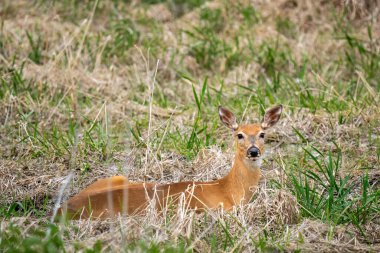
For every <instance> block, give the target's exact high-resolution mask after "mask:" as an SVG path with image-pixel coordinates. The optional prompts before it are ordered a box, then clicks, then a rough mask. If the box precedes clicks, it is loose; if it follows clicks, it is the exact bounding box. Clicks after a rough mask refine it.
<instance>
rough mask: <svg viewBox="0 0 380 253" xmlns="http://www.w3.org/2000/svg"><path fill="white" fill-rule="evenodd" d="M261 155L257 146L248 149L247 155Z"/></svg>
mask: <svg viewBox="0 0 380 253" xmlns="http://www.w3.org/2000/svg"><path fill="white" fill-rule="evenodd" d="M259 155H260V150H259V149H258V148H256V147H250V148H249V149H248V151H247V156H250V157H258V156H259Z"/></svg>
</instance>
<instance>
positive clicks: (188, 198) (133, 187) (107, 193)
mask: <svg viewBox="0 0 380 253" xmlns="http://www.w3.org/2000/svg"><path fill="white" fill-rule="evenodd" d="M218 111H219V117H220V120H221V121H222V122H223V124H224V125H225V126H226V127H228V128H229V129H230V130H231V131H232V133H233V138H234V145H235V158H234V162H233V164H232V168H231V169H230V171H229V173H228V174H227V175H226V176H224V177H222V178H220V179H218V180H214V181H210V182H194V181H185V182H177V183H168V184H159V183H153V182H140V183H131V182H129V181H128V179H127V177H124V176H114V177H110V178H105V179H100V180H98V181H96V182H95V183H93V184H91V185H89V186H88V187H87V188H85V189H84V190H82V191H80V192H79V193H78V194H76V195H74V196H73V197H71V198H70V199H68V200H67V202H66V203H64V204H63V205H62V207H61V208H60V209H59V210H58V213H59V214H62V215H65V217H66V218H69V219H86V218H90V217H92V218H99V219H107V218H112V217H115V216H118V215H127V214H128V215H134V214H140V213H144V210H145V209H146V208H147V206H148V205H149V204H150V203H152V201H153V203H154V204H153V205H154V206H155V207H156V208H157V210H162V209H163V208H165V207H168V206H169V205H174V206H175V205H179V204H180V202H181V198H182V203H183V201H185V202H184V203H186V205H187V207H189V208H190V209H194V210H196V212H202V211H205V210H212V209H217V208H220V207H221V208H222V209H224V210H227V211H228V210H231V209H232V208H233V207H234V206H236V205H240V204H243V205H244V204H247V203H248V202H249V201H250V200H251V199H252V197H253V195H254V191H255V189H256V188H257V187H258V184H259V180H260V178H261V171H260V167H261V163H262V157H263V154H264V150H265V147H264V143H265V139H266V138H265V134H266V131H267V130H268V129H269V128H271V127H272V126H274V125H275V124H276V123H277V122H278V121H279V119H280V117H281V113H282V105H277V106H274V107H272V108H270V109H268V110H267V111H266V112H265V114H264V117H263V120H262V121H261V122H260V123H255V124H241V125H239V124H238V123H237V121H236V117H235V115H234V114H233V113H232V112H231V111H230V110H228V109H226V108H224V107H221V106H219V108H218Z"/></svg>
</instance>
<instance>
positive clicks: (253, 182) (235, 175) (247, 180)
mask: <svg viewBox="0 0 380 253" xmlns="http://www.w3.org/2000/svg"><path fill="white" fill-rule="evenodd" d="M260 177H261V171H260V163H259V162H252V161H250V160H247V159H246V158H245V157H242V156H239V155H238V154H237V155H236V156H235V161H234V163H233V166H232V169H231V171H230V173H229V174H228V175H227V176H225V177H224V178H223V179H222V180H224V181H225V184H226V185H227V186H228V189H230V191H231V194H232V197H233V198H234V201H235V202H236V204H239V202H243V203H248V202H249V200H250V199H251V197H252V195H253V193H254V189H255V187H256V186H257V185H258V183H259V180H260Z"/></svg>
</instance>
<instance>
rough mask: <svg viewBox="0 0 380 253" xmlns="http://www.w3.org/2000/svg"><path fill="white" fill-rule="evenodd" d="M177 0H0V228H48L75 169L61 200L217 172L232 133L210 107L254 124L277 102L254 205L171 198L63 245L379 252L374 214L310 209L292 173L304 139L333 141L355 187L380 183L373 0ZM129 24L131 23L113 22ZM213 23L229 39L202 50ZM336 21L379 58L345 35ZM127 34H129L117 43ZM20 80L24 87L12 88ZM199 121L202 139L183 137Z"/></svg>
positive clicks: (89, 224)
mask: <svg viewBox="0 0 380 253" xmlns="http://www.w3.org/2000/svg"><path fill="white" fill-rule="evenodd" d="M173 2H174V1H169V2H168V3H158V4H147V3H146V2H145V1H132V3H128V4H125V3H113V4H112V3H110V2H106V1H99V3H98V6H97V9H96V12H94V11H93V10H94V5H95V2H93V1H85V2H83V3H79V2H78V3H77V2H76V1H62V2H54V3H53V2H49V3H48V2H44V1H36V2H33V3H31V2H30V1H21V0H20V1H7V0H6V1H5V2H4V3H3V4H2V6H0V19H1V21H2V22H1V26H0V72H1V80H2V81H3V86H2V88H1V89H0V112H1V113H0V144H1V145H0V154H1V155H0V192H1V196H0V203H1V205H2V206H4V208H2V209H0V210H1V211H2V212H0V214H2V215H4V218H1V219H2V221H1V230H0V231H5V232H6V231H8V230H10V224H11V223H13V224H14V225H15V226H17V227H20V228H21V230H22V235H23V236H24V237H27V235H28V234H29V232H31V231H34V230H35V229H42V230H44V229H45V228H46V226H47V225H46V224H48V219H47V217H46V213H48V212H49V211H51V210H52V208H53V206H54V203H55V201H56V199H57V193H58V192H59V188H60V186H61V185H62V182H63V181H64V179H65V178H66V177H67V175H69V174H70V173H73V174H74V178H73V181H72V183H71V185H70V188H69V189H66V190H65V191H64V195H63V198H64V199H65V198H67V197H69V196H71V195H73V194H75V193H76V192H78V191H79V190H80V189H82V188H83V187H85V186H86V185H88V184H90V183H91V182H93V181H95V180H96V179H97V178H103V177H107V176H112V175H116V174H125V175H127V176H128V177H129V178H130V179H131V180H132V181H142V180H148V181H156V182H162V183H166V182H173V181H181V180H201V181H206V180H213V179H216V178H220V177H221V176H223V175H225V174H226V173H227V171H228V170H229V168H230V166H231V161H232V155H233V148H232V143H231V137H230V133H229V132H228V131H227V130H225V129H223V127H222V126H221V125H220V124H219V125H218V116H217V115H216V106H217V104H218V103H224V104H226V105H227V106H229V107H232V108H233V110H234V111H236V112H237V113H238V114H239V115H240V116H242V122H250V121H258V120H259V119H260V115H261V114H260V110H261V109H262V108H263V107H266V106H269V105H270V104H273V103H283V104H284V105H285V112H284V114H285V115H284V117H283V118H282V119H281V122H280V123H279V125H278V126H277V127H276V129H275V130H274V131H273V132H271V133H270V134H269V135H268V140H269V144H268V145H269V150H268V152H267V154H266V155H267V156H266V159H265V162H264V165H263V174H264V178H263V180H262V182H261V184H260V187H259V189H258V190H257V193H256V195H255V198H254V200H253V201H252V202H251V203H250V204H249V205H247V206H242V207H236V209H235V210H234V211H232V212H231V213H225V212H223V211H221V210H215V211H211V212H209V213H207V214H195V213H194V212H193V211H191V210H184V209H183V208H178V209H176V210H166V214H165V215H158V214H157V213H156V212H155V211H154V210H149V212H148V215H146V216H143V217H141V216H139V217H135V216H131V217H120V218H119V219H117V220H107V221H73V222H69V223H58V224H57V226H58V228H59V231H60V234H61V235H62V238H63V244H64V247H65V248H66V250H67V251H69V252H71V251H77V250H84V248H86V247H92V246H93V245H94V243H96V241H98V240H100V241H101V242H102V248H103V250H112V251H120V250H125V249H128V250H130V251H138V250H141V251H146V250H147V249H146V248H145V250H144V247H147V246H144V243H142V245H143V246H138V245H140V244H139V243H140V241H144V242H145V243H146V245H149V244H150V243H151V242H153V244H156V245H160V246H162V247H164V246H165V247H166V246H167V245H169V246H172V245H177V246H178V245H182V244H183V245H184V246H183V248H184V249H192V250H193V251H198V252H206V251H207V252H208V251H217V250H219V251H228V252H232V251H242V252H251V251H276V252H277V251H281V250H284V251H296V250H302V251H306V252H308V251H311V252H315V251H321V252H341V251H344V252H362V251H368V252H377V251H380V244H379V243H380V239H379V238H380V235H379V233H378V231H379V225H380V217H379V215H378V214H377V215H371V217H370V218H369V219H368V221H367V222H365V223H364V224H362V226H361V230H360V229H359V228H358V226H355V224H352V223H345V224H335V223H334V222H333V221H329V220H323V219H318V218H311V217H304V216H303V215H304V214H303V212H302V206H301V205H302V203H299V202H298V200H297V197H296V196H295V195H294V194H293V193H292V190H291V189H292V187H291V183H290V180H289V177H288V175H289V173H290V171H291V169H293V168H294V167H296V165H297V166H298V167H299V169H301V170H302V169H306V168H309V167H310V162H309V161H308V160H307V159H306V158H305V155H304V151H303V148H306V149H308V148H310V147H311V146H314V147H317V148H318V150H320V151H321V152H323V153H324V154H327V152H328V151H329V150H331V151H332V152H333V153H334V154H336V153H337V152H338V148H337V147H339V150H340V151H341V153H342V154H343V158H342V165H341V170H340V171H339V173H340V174H341V175H342V176H345V175H349V176H350V178H349V181H350V182H353V183H354V184H355V192H357V193H360V192H361V188H360V187H361V179H362V176H363V175H364V174H365V172H368V178H369V182H370V187H371V189H372V190H373V191H376V190H377V191H378V189H379V185H380V183H379V169H380V166H379V154H380V153H379V152H380V151H379V150H380V141H379V140H380V127H379V125H380V121H379V119H380V114H379V110H378V108H379V106H378V104H379V100H380V96H379V87H380V86H379V83H378V79H376V77H377V76H376V70H379V66H380V65H379V62H380V61H376V60H373V62H372V64H373V66H375V67H373V66H372V65H371V64H367V62H366V61H367V60H368V59H369V58H366V57H370V56H373V55H378V54H379V52H380V46H379V36H380V26H379V22H377V21H378V8H379V7H378V6H379V5H378V1H364V0H363V1H353V0H352V1H335V2H336V3H335V4H333V3H329V2H328V1H289V0H286V1H285V0H281V1H275V2H274V3H272V2H269V1H256V0H255V1H252V2H250V1H239V2H238V3H227V2H224V1H212V2H206V3H204V4H203V5H201V6H195V7H194V8H193V7H191V6H190V4H189V5H188V6H183V5H175V4H174V3H173ZM190 2H191V1H189V3H190ZM73 3H77V4H76V5H75V6H74V5H73ZM342 3H343V5H344V6H345V7H346V8H347V11H348V14H347V15H343V13H344V10H343V9H344V8H343V7H342ZM189 6H190V7H189ZM247 6H248V7H249V6H252V7H254V12H249V11H252V10H251V9H247V12H248V13H249V14H248V16H244V14H242V13H244V12H242V11H241V9H239V8H242V7H247ZM335 7H336V8H335ZM206 8H207V11H208V12H206V14H204V15H205V16H207V15H211V16H212V15H216V16H212V17H213V18H209V19H207V18H205V19H202V18H200V16H202V10H204V9H206ZM210 10H211V11H210ZM212 10H220V16H218V15H217V14H213V12H212ZM157 13H160V14H161V15H157ZM255 15H257V20H255ZM120 20H123V22H126V23H122V24H121V25H120V24H119V23H118V22H120ZM218 20H219V21H218ZM131 24H132V25H131ZM369 25H370V26H371V31H372V37H373V42H370V41H369V39H368V26H369ZM127 26H128V27H130V29H131V30H133V29H135V30H133V31H132V33H131V31H130V30H128V31H127V32H126V31H124V30H123V31H124V33H120V29H121V30H122V29H123V27H127ZM208 26H211V27H212V28H213V29H214V30H213V32H212V33H211V35H210V34H209V35H208V36H211V38H212V39H215V40H217V39H221V40H223V43H225V44H224V45H228V46H230V47H231V48H232V49H231V50H229V51H228V50H226V51H225V52H224V53H222V54H221V53H219V52H218V50H219V49H218V50H216V51H212V50H211V51H206V52H203V54H200V53H199V54H197V51H194V48H196V47H197V46H199V45H200V44H201V45H202V43H203V42H204V40H206V39H204V38H203V40H202V39H198V40H197V39H195V38H198V37H197V36H200V37H201V35H197V36H193V37H192V35H191V33H187V32H184V31H191V32H192V33H195V32H194V27H198V28H200V29H203V30H206V28H207V27H208ZM120 27H121V28H120ZM118 29H119V30H118ZM343 31H349V32H348V34H350V35H352V36H354V37H355V38H357V39H358V41H359V42H362V45H363V47H364V48H365V49H366V50H367V51H366V52H370V53H369V54H368V55H370V56H367V55H365V56H363V55H360V52H359V51H360V50H359V51H358V50H356V49H354V48H352V47H350V46H349V45H348V44H349V43H348V42H347V40H345V38H346V37H345V34H344V32H343ZM137 32H138V36H137V37H138V38H135V37H134V36H135V34H134V33H137ZM27 34H29V35H30V36H31V37H32V40H33V43H32V42H31V41H30V39H28V35H27ZM120 34H121V35H120ZM118 36H119V37H118ZM123 36H124V37H123ZM212 36H215V37H212ZM206 37H207V36H206ZM236 38H238V40H239V42H238V43H237V42H236V41H237V39H236ZM118 39H119V40H118ZM129 39H130V40H132V42H131V45H130V46H128V47H127V46H121V47H120V48H119V49H117V48H116V45H117V43H129V42H128V40H129ZM210 43H211V42H210ZM215 43H216V42H215ZM216 44H217V43H216ZM236 44H238V46H236ZM206 45H208V44H206ZM217 45H219V44H217ZM115 48H116V49H115ZM251 48H253V49H254V51H250V50H251ZM206 49H207V48H206ZM271 50H272V51H271ZM270 53H272V54H273V55H272V56H273V59H274V60H273V61H271V56H270ZM351 53H352V57H357V58H355V59H356V60H357V62H358V63H356V64H357V65H355V66H356V67H355V68H354V69H353V68H352V67H350V66H351V65H350V64H349V63H348V60H345V59H346V58H345V56H346V55H350V54H351ZM248 56H249V57H250V58H247V57H248ZM197 57H199V58H197ZM202 57H203V58H202ZM234 57H237V59H238V60H237V63H236V62H235V61H234V59H235V58H234ZM373 58H374V59H377V60H378V58H376V57H373ZM157 59H159V60H160V61H159V64H158V68H157V75H156V78H155V84H154V90H153V79H154V75H155V71H156V64H157ZM305 59H306V60H305ZM363 59H364V60H363ZM370 59H372V58H370ZM360 60H362V61H360ZM208 61H211V62H212V64H211V66H208V65H207V63H208ZM368 61H369V60H368ZM304 65H305V66H307V67H306V71H305V73H304V76H303V77H301V74H299V72H300V69H302V66H304ZM271 66H274V70H273V71H274V72H275V73H277V74H278V73H280V74H281V78H282V79H280V84H279V87H278V90H279V91H277V92H275V91H274V90H273V89H272V88H270V89H269V88H268V87H272V85H274V83H275V78H274V76H275V75H276V74H273V73H272V72H271V71H272V70H271ZM371 66H372V67H371ZM376 66H377V67H376ZM372 68H374V70H375V74H373V75H371V73H372V72H371V71H370V70H372ZM20 69H22V72H21V71H20ZM18 72H20V76H19V77H20V78H21V81H20V80H18V79H17V78H16V77H15V73H18ZM206 77H207V78H208V92H209V93H210V97H211V98H207V96H206V98H205V100H204V102H203V104H202V108H201V110H199V109H197V105H196V104H195V102H194V96H193V88H192V85H194V88H195V90H196V92H197V94H198V95H199V94H201V90H202V85H203V82H204V80H205V78H206ZM15 78H16V79H17V80H18V81H17V80H16V79H15ZM301 79H302V80H301ZM12 80H13V81H12ZM14 80H16V81H14ZM303 80H304V81H303ZM12 82H13V84H14V83H21V84H20V87H21V88H19V90H17V89H16V90H15V89H14V90H12V89H11V88H9V87H11V84H12ZM239 85H240V86H239ZM241 86H244V87H248V88H249V89H251V91H249V90H248V91H247V89H244V88H241ZM221 87H223V89H222V92H221V93H219V91H220V90H221ZM8 88H9V89H8ZM347 90H352V92H351V93H350V94H349V95H348V93H345V91H347ZM152 92H153V94H154V96H153V102H152V103H150V99H151V94H152ZM307 94H309V95H310V94H311V97H310V96H309V97H308V96H307ZM321 94H323V98H321V99H319V98H320V97H321V96H322V95H321ZM218 96H220V99H219V100H217V99H216V97H218ZM302 96H304V100H302V99H301V97H302ZM150 106H152V107H150ZM199 111H200V112H199ZM197 119H198V120H199V122H201V123H199V122H198V121H197ZM194 122H198V123H199V124H201V125H200V126H198V128H196V127H195V123H194ZM203 127H205V129H206V130H202V131H203V132H202V131H201V129H203ZM130 129H132V130H133V132H134V133H137V132H138V131H141V136H139V137H137V138H135V137H134V136H133V134H132V133H131V130H130ZM194 129H196V130H197V131H200V132H199V135H198V137H199V138H200V139H205V138H210V141H209V143H203V142H202V143H200V144H199V143H198V144H194V146H191V147H190V148H189V147H188V146H187V145H185V144H186V140H187V139H184V138H185V137H186V136H190V135H191V133H192V132H193V130H194ZM294 129H296V130H297V131H299V133H301V135H299V134H298V133H297V132H296V131H295V130H294ZM205 131H207V132H206V133H205ZM89 136H90V137H89ZM181 138H183V139H181ZM174 143H178V144H177V146H176V145H175V144H174ZM147 150H148V152H147ZM30 202H31V203H33V205H32V206H30V205H29V204H26V203H30ZM17 203H24V206H22V205H20V204H17ZM15 204H16V206H17V208H16V209H15V212H14V213H12V214H11V215H10V216H11V217H6V216H7V215H6V214H5V213H6V210H9V208H10V207H12V205H13V206H15ZM25 206H28V207H25ZM377 207H378V205H377ZM41 216H42V217H41ZM133 245H134V246H133ZM136 245H137V246H136ZM0 246H1V236H0ZM128 247H129V248H128ZM139 247H140V248H139Z"/></svg>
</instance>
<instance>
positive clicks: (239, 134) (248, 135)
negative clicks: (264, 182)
mask: <svg viewBox="0 0 380 253" xmlns="http://www.w3.org/2000/svg"><path fill="white" fill-rule="evenodd" d="M281 112H282V105H277V106H274V107H272V108H270V109H269V110H267V111H266V112H265V115H264V119H263V120H262V122H261V123H258V124H247V125H239V124H238V123H237V122H236V117H235V115H234V114H233V113H232V112H231V111H229V110H228V109H226V108H223V107H221V106H219V116H220V120H221V121H222V122H223V123H224V125H226V126H227V127H228V128H230V129H231V130H232V132H233V135H234V138H235V142H236V148H237V149H236V157H235V159H239V160H241V161H243V162H244V164H245V165H247V166H248V167H249V168H259V167H260V165H261V158H262V155H263V154H264V141H265V131H266V130H267V129H269V128H271V127H272V126H274V125H275V124H276V123H277V122H278V120H279V119H280V116H281Z"/></svg>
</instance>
